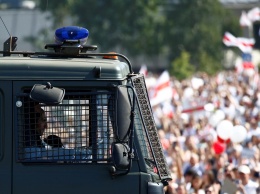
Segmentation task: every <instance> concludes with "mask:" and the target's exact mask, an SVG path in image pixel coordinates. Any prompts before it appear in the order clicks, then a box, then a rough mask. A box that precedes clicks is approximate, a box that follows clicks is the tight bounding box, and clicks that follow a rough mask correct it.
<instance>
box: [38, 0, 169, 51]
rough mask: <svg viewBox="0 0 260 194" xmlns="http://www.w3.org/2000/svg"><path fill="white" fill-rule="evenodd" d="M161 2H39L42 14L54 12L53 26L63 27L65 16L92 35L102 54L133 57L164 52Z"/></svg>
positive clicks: (97, 0)
mask: <svg viewBox="0 0 260 194" xmlns="http://www.w3.org/2000/svg"><path fill="white" fill-rule="evenodd" d="M161 1H162V0H124V1H122V0H110V1H106V0H77V1H73V0H59V1H49V3H48V6H47V5H46V1H45V0H40V1H39V3H40V8H41V9H42V10H46V7H48V10H49V11H51V13H52V15H53V18H54V25H55V26H59V25H61V24H62V23H63V22H64V20H63V18H65V16H66V15H70V16H73V17H74V18H75V19H76V22H75V23H74V25H79V26H82V27H86V28H87V29H88V30H89V31H90V35H89V41H90V42H91V43H92V44H95V45H98V46H99V45H102V46H99V50H105V51H107V50H108V49H111V48H113V49H114V48H116V49H117V50H118V51H120V52H121V51H122V50H123V51H124V52H128V53H129V54H132V55H140V53H141V54H146V55H155V54H156V55H157V54H158V53H160V52H161V48H162V47H160V46H158V45H162V37H163V35H162V31H160V29H161V25H163V22H164V21H163V20H164V17H163V15H162V14H161V13H160V6H159V5H160V4H159V3H160V2H161Z"/></svg>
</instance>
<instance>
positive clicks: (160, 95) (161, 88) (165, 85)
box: [150, 71, 173, 106]
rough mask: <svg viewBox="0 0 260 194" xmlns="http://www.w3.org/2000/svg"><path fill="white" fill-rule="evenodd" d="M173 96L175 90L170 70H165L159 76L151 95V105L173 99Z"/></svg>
mask: <svg viewBox="0 0 260 194" xmlns="http://www.w3.org/2000/svg"><path fill="white" fill-rule="evenodd" d="M172 97H173V91H172V87H171V81H170V74H169V72H168V71H164V72H163V73H162V74H161V75H160V77H159V78H158V80H157V82H156V84H155V86H154V88H153V92H152V96H150V102H151V106H155V105H158V104H160V103H162V102H165V101H167V100H171V99H172Z"/></svg>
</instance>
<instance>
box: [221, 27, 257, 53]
mask: <svg viewBox="0 0 260 194" xmlns="http://www.w3.org/2000/svg"><path fill="white" fill-rule="evenodd" d="M222 41H223V43H224V44H225V45H226V46H235V47H238V48H239V49H240V50H241V51H242V52H244V53H250V52H251V51H252V50H253V47H254V44H255V40H254V39H253V38H244V37H235V36H233V35H232V34H231V33H229V32H225V34H224V37H223V40H222Z"/></svg>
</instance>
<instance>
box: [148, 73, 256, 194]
mask: <svg viewBox="0 0 260 194" xmlns="http://www.w3.org/2000/svg"><path fill="white" fill-rule="evenodd" d="M153 77H154V76H153ZM146 78H147V80H148V79H149V78H151V75H150V76H149V75H148V76H147V77H146ZM194 78H195V79H197V80H199V82H194ZM194 83H195V84H194ZM147 88H148V92H149V93H151V92H152V90H153V88H152V87H150V86H148V87H147ZM171 88H172V91H173V93H174V95H173V96H172V98H171V99H170V101H165V102H161V103H158V104H155V105H153V106H152V109H153V113H154V117H155V122H156V125H157V128H158V132H159V138H160V140H161V143H162V148H163V151H164V154H165V157H166V161H167V163H168V165H169V167H170V171H171V176H172V181H170V182H169V185H168V186H167V187H166V194H209V193H211V194H218V193H223V194H224V193H228V194H233V193H236V194H237V193H244V194H255V193H260V190H259V185H260V178H259V177H260V160H259V158H260V83H259V73H258V72H253V73H252V72H251V73H250V74H249V73H248V72H246V71H243V72H241V73H238V72H237V71H233V70H230V71H223V72H219V73H218V74H216V75H215V76H209V75H207V74H205V73H198V74H196V75H194V77H193V78H191V79H186V80H183V81H178V80H177V79H175V78H174V77H171ZM169 110H170V111H169ZM216 112H221V113H222V115H224V116H223V117H221V118H217V117H216V115H215V113H216ZM216 118H217V119H216ZM223 120H226V121H230V122H231V123H232V125H233V126H238V125H239V126H243V127H244V128H245V129H246V136H245V137H244V138H242V139H241V140H240V141H235V142H234V141H232V138H229V139H224V140H223V139H222V138H221V137H220V136H219V134H218V131H217V127H218V124H219V123H220V122H221V121H223ZM224 127H225V126H224ZM223 130H224V131H225V130H226V132H227V133H228V132H229V131H230V130H232V129H230V128H229V127H227V128H226V129H223ZM223 130H222V131H223ZM239 133H240V131H237V134H235V135H238V134H239ZM230 139H231V140H230Z"/></svg>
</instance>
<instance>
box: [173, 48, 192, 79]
mask: <svg viewBox="0 0 260 194" xmlns="http://www.w3.org/2000/svg"><path fill="white" fill-rule="evenodd" d="M194 70H195V68H194V66H193V65H192V64H191V63H190V54H189V53H188V52H186V51H182V52H181V55H180V57H177V58H176V59H175V60H174V61H173V62H172V63H171V65H170V68H169V72H170V75H171V76H174V77H176V78H177V79H178V80H182V79H186V78H188V77H190V76H191V75H192V74H193V73H194Z"/></svg>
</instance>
